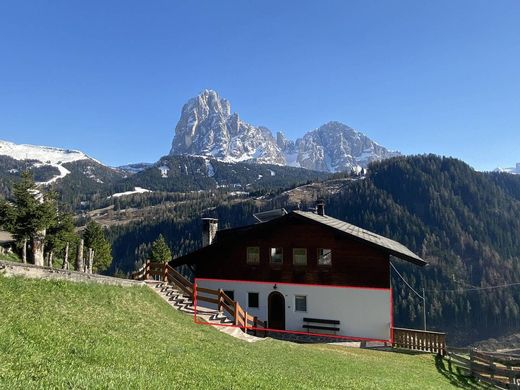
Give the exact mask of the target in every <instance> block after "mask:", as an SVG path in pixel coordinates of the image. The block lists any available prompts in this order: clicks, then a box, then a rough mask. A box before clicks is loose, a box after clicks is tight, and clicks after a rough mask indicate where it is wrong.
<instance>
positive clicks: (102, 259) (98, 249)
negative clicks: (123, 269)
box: [83, 221, 112, 272]
mask: <svg viewBox="0 0 520 390" xmlns="http://www.w3.org/2000/svg"><path fill="white" fill-rule="evenodd" d="M83 239H84V240H85V248H91V249H92V250H93V251H94V263H93V266H92V269H93V272H102V271H106V270H107V269H108V268H109V267H110V265H111V264H112V246H111V245H110V242H108V240H107V239H106V238H105V232H104V231H103V228H102V227H101V225H100V224H98V223H96V222H94V221H90V222H89V223H88V224H87V227H86V228H85V231H84V232H83Z"/></svg>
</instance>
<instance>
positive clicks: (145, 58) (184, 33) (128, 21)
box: [0, 0, 520, 169]
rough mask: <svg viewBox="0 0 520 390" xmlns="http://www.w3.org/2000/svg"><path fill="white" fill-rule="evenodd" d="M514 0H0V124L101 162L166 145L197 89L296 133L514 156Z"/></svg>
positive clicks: (518, 11) (8, 134)
mask: <svg viewBox="0 0 520 390" xmlns="http://www.w3.org/2000/svg"><path fill="white" fill-rule="evenodd" d="M519 20H520V2H518V1H517V0H514V1H506V0H501V1H478V0H473V1H462V0H457V1H453V0H447V1H440V0H437V1H432V2H426V1H417V0H411V1H370V0H363V1H357V2H353V1H326V0H324V1H319V2H318V1H266V0H262V1H246V0H242V1H225V0H222V1H173V0H169V1H152V0H150V1H128V0H127V1H96V0H90V1H73V0H63V1H60V0H53V1H17V0H13V1H10V0H4V1H2V2H0V139H5V140H9V141H13V142H17V143H33V144H44V145H52V146H61V147H68V148H75V149H81V150H83V151H85V152H86V153H88V154H90V155H92V156H93V157H95V158H97V159H99V160H101V161H103V162H104V163H107V164H111V165H119V164H124V163H129V162H139V161H155V160H157V159H158V157H160V156H161V155H164V154H167V153H168V151H169V149H170V143H171V140H172V138H173V131H174V128H175V124H176V123H177V120H178V118H179V114H180V109H181V107H182V104H183V103H184V102H185V101H186V100H187V99H188V98H190V97H192V96H194V95H196V94H197V93H199V92H200V91H201V90H203V89H205V88H212V89H215V90H217V91H218V92H219V93H220V94H221V95H222V96H224V97H226V98H227V99H228V100H230V102H231V105H232V110H233V111H236V112H238V113H239V114H240V116H241V118H242V119H244V120H246V121H248V122H250V123H253V124H257V125H260V124H261V125H265V126H267V127H269V128H270V129H271V130H272V131H273V132H276V131H278V130H283V131H284V132H285V133H286V134H287V135H288V136H289V137H291V138H296V137H297V136H300V135H302V134H303V133H304V132H306V131H308V130H311V129H314V128H316V127H319V126H320V125H321V124H323V123H325V122H327V121H330V120H338V121H341V122H344V123H346V124H348V125H350V126H352V127H354V128H356V129H358V130H360V131H362V132H364V133H365V134H367V135H368V136H369V137H371V138H372V139H374V140H376V141H377V142H379V143H380V144H382V145H384V146H387V147H389V148H391V149H397V150H400V151H401V152H403V153H427V152H432V153H437V154H441V155H449V156H455V157H458V158H461V159H463V160H464V161H467V162H468V163H469V164H471V165H472V166H474V167H476V168H478V169H493V168H495V167H497V166H512V165H514V163H515V162H517V161H518V162H520V23H519Z"/></svg>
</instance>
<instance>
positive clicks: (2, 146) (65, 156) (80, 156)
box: [0, 140, 95, 185]
mask: <svg viewBox="0 0 520 390" xmlns="http://www.w3.org/2000/svg"><path fill="white" fill-rule="evenodd" d="M0 156H4V157H8V158H11V159H13V160H16V161H26V162H28V163H29V165H30V166H31V167H32V168H41V167H47V168H49V171H52V172H54V173H55V174H54V175H52V176H51V177H50V178H49V179H48V180H44V181H41V182H40V183H41V184H45V185H48V184H51V183H54V182H56V181H57V180H58V179H61V178H63V177H65V176H67V175H68V174H69V173H70V171H69V170H68V169H66V168H65V167H64V166H63V165H64V164H66V163H72V162H75V161H81V160H92V159H91V158H90V157H88V156H87V155H86V154H84V153H82V152H80V151H78V150H68V149H60V148H54V147H48V146H35V145H18V144H15V143H12V142H7V141H1V140H0ZM93 161H95V160H93ZM16 171H17V170H16V168H11V169H10V173H16Z"/></svg>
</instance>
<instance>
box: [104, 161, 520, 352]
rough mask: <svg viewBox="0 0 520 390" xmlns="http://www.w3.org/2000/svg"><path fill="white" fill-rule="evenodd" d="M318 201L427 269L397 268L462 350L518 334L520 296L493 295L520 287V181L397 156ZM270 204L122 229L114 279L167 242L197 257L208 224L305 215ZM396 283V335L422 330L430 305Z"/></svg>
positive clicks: (195, 211)
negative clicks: (207, 220)
mask: <svg viewBox="0 0 520 390" xmlns="http://www.w3.org/2000/svg"><path fill="white" fill-rule="evenodd" d="M337 176H338V175H337ZM344 176H348V175H344ZM278 192H280V191H278ZM319 196H323V197H325V199H326V213H327V215H330V216H333V217H336V218H339V219H342V220H346V221H348V222H350V223H352V224H355V225H358V226H361V227H363V228H366V229H368V230H371V231H374V232H376V233H379V234H382V235H385V236H387V237H390V238H392V239H394V240H397V241H399V242H402V243H403V244H405V245H406V246H408V247H409V248H410V249H412V250H413V251H415V252H416V253H418V254H419V255H420V256H422V257H423V258H424V259H425V260H427V261H428V263H429V265H428V266H426V267H424V268H419V267H415V266H412V265H409V264H407V263H405V262H402V261H399V260H398V259H393V260H392V261H393V263H394V265H395V267H396V268H397V269H398V270H399V271H400V273H401V274H402V275H403V276H404V278H405V279H406V281H407V282H408V283H410V284H411V285H412V286H413V287H414V288H415V289H416V290H417V291H418V292H419V293H421V294H422V289H423V288H424V289H425V292H426V309H427V323H428V328H429V329H437V330H443V331H447V332H448V333H449V334H450V335H451V336H452V337H451V338H452V340H457V341H458V342H460V343H467V342H472V341H474V340H478V339H483V338H487V337H492V336H498V335H501V334H504V333H507V332H512V331H515V330H516V329H518V326H519V325H520V306H519V305H520V290H519V289H518V287H515V286H511V287H504V288H495V287H493V288H490V287H491V286H497V285H503V284H508V283H514V282H520V177H518V176H513V175H509V174H503V173H482V172H476V171H474V170H473V169H472V168H471V167H469V166H468V165H467V164H465V163H464V162H462V161H460V160H456V159H452V158H442V157H439V156H434V155H427V156H414V157H397V158H393V159H390V160H386V161H383V162H378V163H375V164H372V165H371V166H370V169H369V170H368V174H367V176H366V178H364V179H354V180H350V181H347V184H346V185H344V186H343V188H342V189H341V191H339V192H338V193H336V194H333V195H330V194H327V193H321V194H319ZM264 198H265V197H264ZM266 198H267V199H268V200H267V201H264V202H261V203H259V202H258V201H257V200H252V199H250V198H246V199H243V200H242V201H240V202H234V203H232V202H228V201H225V200H224V198H220V199H208V198H207V197H206V198H204V197H201V198H200V199H198V200H197V201H194V202H191V203H190V204H189V206H186V209H183V208H182V207H177V208H176V209H175V210H171V209H165V210H164V213H163V217H162V218H161V219H160V220H156V221H147V222H136V223H131V224H129V225H124V226H116V227H113V228H112V229H110V236H111V239H112V240H113V250H114V259H115V260H114V263H113V266H112V271H116V270H119V271H124V272H128V271H130V270H131V269H133V267H134V266H135V265H136V264H138V263H139V262H140V261H142V260H143V259H144V258H145V257H146V256H148V254H149V251H150V245H151V243H152V242H153V241H154V240H155V239H156V238H157V236H158V235H159V234H163V235H164V236H165V237H166V239H167V241H168V242H169V244H170V247H171V248H172V250H173V253H174V256H179V255H182V254H184V253H187V252H189V251H192V250H194V249H196V248H198V247H199V246H200V229H201V224H200V217H202V216H212V217H216V218H218V219H219V222H220V227H231V226H239V225H244V224H249V223H253V222H254V221H253V217H252V214H253V213H254V212H256V211H260V210H265V209H270V208H277V207H286V208H287V209H291V208H294V207H296V206H295V205H294V204H288V203H287V201H286V199H285V198H283V197H279V196H276V194H273V193H272V192H271V194H270V195H267V196H266ZM300 207H312V204H308V205H301V206H300ZM129 243H131V244H130V245H129ZM392 283H393V286H394V288H395V292H396V293H395V294H394V301H395V302H394V304H395V308H396V310H395V313H396V317H395V323H396V326H403V327H414V328H422V326H423V307H422V300H421V299H420V298H418V297H417V296H415V294H414V293H413V292H412V291H411V290H410V289H409V288H408V287H406V285H405V284H404V283H403V282H402V280H401V279H400V278H399V277H398V276H397V275H396V274H395V273H393V277H392ZM455 336H456V337H455Z"/></svg>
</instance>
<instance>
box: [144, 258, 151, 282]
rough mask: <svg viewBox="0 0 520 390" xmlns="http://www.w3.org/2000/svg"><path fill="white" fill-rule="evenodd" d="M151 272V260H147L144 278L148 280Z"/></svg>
mask: <svg viewBox="0 0 520 390" xmlns="http://www.w3.org/2000/svg"><path fill="white" fill-rule="evenodd" d="M149 274H150V260H146V266H145V268H144V280H148V276H149Z"/></svg>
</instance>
